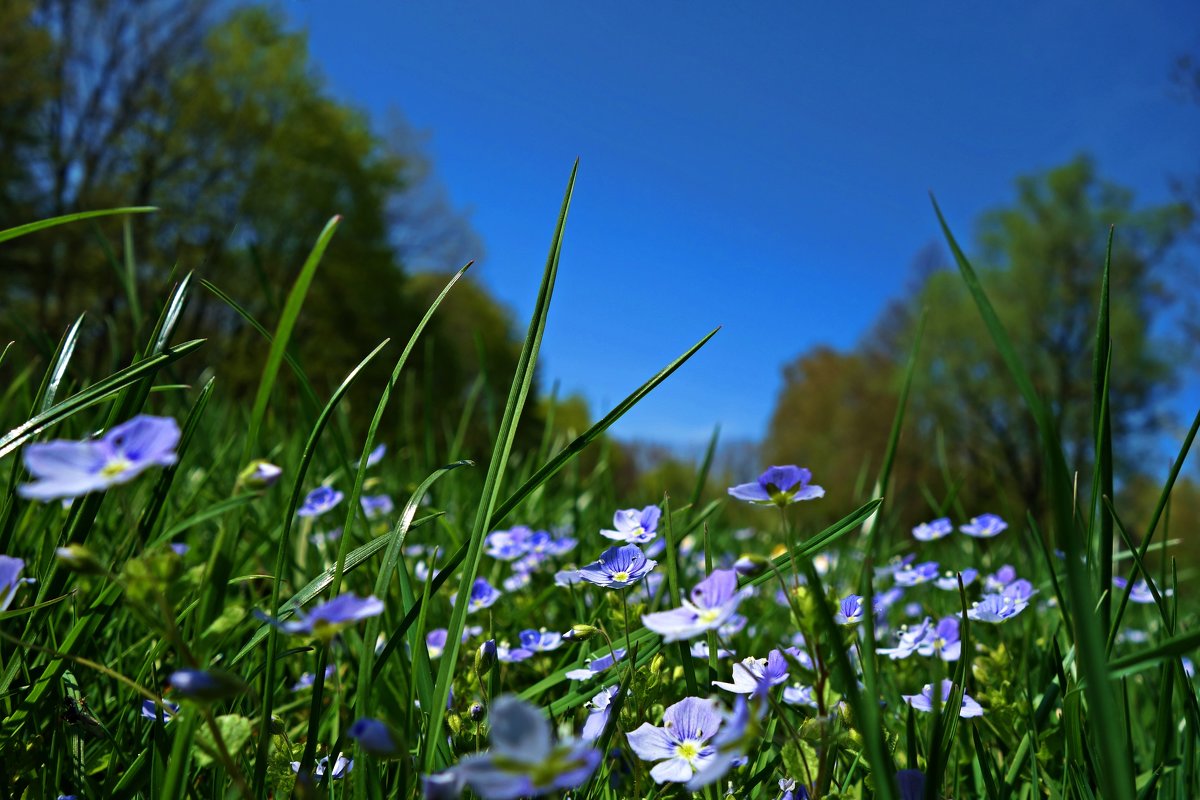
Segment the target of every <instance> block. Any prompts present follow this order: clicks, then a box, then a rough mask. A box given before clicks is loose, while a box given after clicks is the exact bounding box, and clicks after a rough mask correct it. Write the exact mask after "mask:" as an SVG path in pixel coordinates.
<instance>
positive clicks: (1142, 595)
mask: <svg viewBox="0 0 1200 800" xmlns="http://www.w3.org/2000/svg"><path fill="white" fill-rule="evenodd" d="M1112 580H1113V586H1116V587H1117V588H1118V589H1124V588H1125V587H1126V586H1128V585H1129V581H1127V580H1125V579H1124V578H1122V577H1121V576H1119V575H1117V576H1114V577H1113V579H1112ZM1155 588H1157V587H1155ZM1158 593H1159V595H1161V596H1162V597H1170V596H1171V595H1173V594H1175V592H1174V590H1172V589H1159V590H1158ZM1129 602H1131V603H1141V604H1142V605H1149V604H1151V603H1153V602H1154V594H1153V593H1152V592H1151V591H1150V584H1148V583H1147V582H1146V579H1145V578H1139V579H1138V580H1136V581H1134V583H1133V588H1132V589H1130V590H1129Z"/></svg>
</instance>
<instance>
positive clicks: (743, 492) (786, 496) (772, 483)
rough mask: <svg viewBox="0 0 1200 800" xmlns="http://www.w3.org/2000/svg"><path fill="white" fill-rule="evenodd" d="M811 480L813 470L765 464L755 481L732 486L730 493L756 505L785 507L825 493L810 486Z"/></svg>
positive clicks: (813, 498)
mask: <svg viewBox="0 0 1200 800" xmlns="http://www.w3.org/2000/svg"><path fill="white" fill-rule="evenodd" d="M811 480H812V472H811V471H809V470H807V469H804V468H803V467H797V466H795V465H789V466H786V467H768V468H767V471H766V472H764V473H763V474H762V475H759V476H758V481H757V482H756V483H743V484H740V485H738V486H732V487H730V489H729V494H730V495H731V496H733V497H736V498H737V499H738V500H745V501H747V502H749V503H754V504H755V505H776V506H786V505H790V504H791V503H797V502H800V501H801V500H816V499H817V498H818V497H824V496H825V490H824V489H822V488H821V487H820V486H810V485H809V481H811Z"/></svg>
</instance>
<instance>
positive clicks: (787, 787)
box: [779, 778, 908, 800]
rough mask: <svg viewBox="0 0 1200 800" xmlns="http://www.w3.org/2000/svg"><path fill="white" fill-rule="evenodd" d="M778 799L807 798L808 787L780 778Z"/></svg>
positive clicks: (806, 799)
mask: <svg viewBox="0 0 1200 800" xmlns="http://www.w3.org/2000/svg"><path fill="white" fill-rule="evenodd" d="M797 792H799V794H797ZM779 800H808V787H806V786H802V785H800V784H797V783H796V781H795V779H794V778H780V779H779ZM905 800H908V799H907V798H905Z"/></svg>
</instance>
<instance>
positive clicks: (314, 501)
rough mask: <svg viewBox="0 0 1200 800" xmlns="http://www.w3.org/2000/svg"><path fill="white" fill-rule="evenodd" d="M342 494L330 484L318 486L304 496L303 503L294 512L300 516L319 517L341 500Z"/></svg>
mask: <svg viewBox="0 0 1200 800" xmlns="http://www.w3.org/2000/svg"><path fill="white" fill-rule="evenodd" d="M344 497H345V495H344V494H342V493H341V492H339V491H338V490H337V489H334V488H333V487H332V486H318V487H317V488H316V489H313V490H312V491H311V492H309V493H308V496H307V497H305V498H304V504H303V505H301V506H300V510H299V511H297V512H296V513H297V514H298V515H299V516H301V517H319V516H321V515H322V514H324V513H326V512H327V511H330V510H331V509H333V508H334V507H335V506H336V505H337V504H338V503H340V502H342V499H343V498H344Z"/></svg>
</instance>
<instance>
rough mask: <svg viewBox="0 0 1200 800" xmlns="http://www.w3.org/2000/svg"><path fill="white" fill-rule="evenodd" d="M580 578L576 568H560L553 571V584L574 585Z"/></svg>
mask: <svg viewBox="0 0 1200 800" xmlns="http://www.w3.org/2000/svg"><path fill="white" fill-rule="evenodd" d="M582 580H583V578H581V577H579V570H577V569H560V570H559V571H558V572H556V573H554V585H555V586H574V585H575V584H577V583H579V582H580V581H582Z"/></svg>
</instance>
